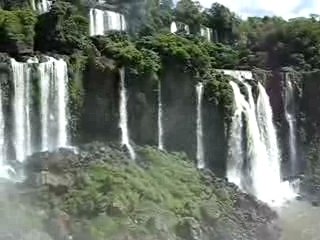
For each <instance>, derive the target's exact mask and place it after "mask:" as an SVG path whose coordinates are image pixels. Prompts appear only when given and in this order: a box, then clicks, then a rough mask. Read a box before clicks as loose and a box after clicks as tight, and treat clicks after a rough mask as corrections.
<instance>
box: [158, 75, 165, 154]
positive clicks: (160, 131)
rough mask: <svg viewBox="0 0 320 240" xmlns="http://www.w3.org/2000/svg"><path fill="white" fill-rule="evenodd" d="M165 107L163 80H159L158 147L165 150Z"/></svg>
mask: <svg viewBox="0 0 320 240" xmlns="http://www.w3.org/2000/svg"><path fill="white" fill-rule="evenodd" d="M162 118H163V109H162V90H161V81H160V80H159V82H158V148H159V149H160V150H164V142H163V119H162Z"/></svg>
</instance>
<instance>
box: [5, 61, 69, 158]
mask: <svg viewBox="0 0 320 240" xmlns="http://www.w3.org/2000/svg"><path fill="white" fill-rule="evenodd" d="M47 60H48V61H47V62H42V63H38V60H37V59H36V58H33V59H29V60H28V61H27V62H25V63H22V62H17V61H16V60H14V59H11V68H12V75H13V86H14V95H13V102H12V112H13V126H12V127H13V129H12V133H13V137H12V142H13V147H14V151H15V156H16V159H17V160H18V161H20V162H22V161H23V160H24V159H25V158H26V157H27V156H29V155H31V154H32V153H34V152H35V151H38V150H43V151H46V150H54V149H56V148H59V147H66V146H67V145H68V128H67V125H68V117H67V116H68V111H67V102H68V92H67V83H68V74H67V64H66V62H65V61H63V60H62V59H61V60H56V59H54V58H51V57H47ZM33 65H35V66H36V67H33ZM33 69H37V72H36V73H37V74H38V76H39V81H38V88H39V89H38V90H36V89H34V87H35V85H36V82H35V81H34V79H31V76H32V71H33ZM37 91H39V94H40V106H39V108H40V109H39V110H38V111H37V109H35V105H34V102H35V101H36V99H34V93H35V92H37ZM0 106H1V104H0ZM39 112H40V114H39V116H38V115H37V114H36V113H39ZM31 115H33V116H34V118H37V119H39V122H37V121H34V120H35V119H33V118H32V117H31ZM2 118H3V116H2V115H1V113H0V134H1V132H2V130H1V129H2ZM39 123H40V126H38V125H39ZM39 127H40V131H39V130H38V128H39ZM36 132H40V135H41V140H40V141H34V140H35V139H36V138H37V137H38V136H37V133H36ZM2 136H3V135H2ZM39 144H40V146H39ZM2 146H3V144H2V142H1V141H0V151H1V152H6V149H5V150H3V151H2V150H1V149H2ZM2 156H3V157H5V155H4V154H1V157H2Z"/></svg>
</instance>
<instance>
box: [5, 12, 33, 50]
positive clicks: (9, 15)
mask: <svg viewBox="0 0 320 240" xmlns="http://www.w3.org/2000/svg"><path fill="white" fill-rule="evenodd" d="M35 23H36V16H35V14H34V13H33V12H32V11H29V10H17V11H6V10H0V51H2V52H9V53H11V54H16V53H19V52H22V53H23V52H30V50H31V51H32V49H33V39H34V34H35V33H34V25H35Z"/></svg>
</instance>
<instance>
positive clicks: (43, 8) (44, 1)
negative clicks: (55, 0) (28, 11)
mask: <svg viewBox="0 0 320 240" xmlns="http://www.w3.org/2000/svg"><path fill="white" fill-rule="evenodd" d="M51 5H52V2H51V1H48V0H38V2H37V10H38V12H39V13H40V14H43V13H46V12H48V11H49V9H50V7H51Z"/></svg>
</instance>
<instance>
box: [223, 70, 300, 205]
mask: <svg viewBox="0 0 320 240" xmlns="http://www.w3.org/2000/svg"><path fill="white" fill-rule="evenodd" d="M223 72H224V73H225V74H227V75H231V76H233V77H234V78H236V79H237V80H239V82H240V83H241V84H242V86H243V87H244V89H245V90H246V93H243V92H242V91H244V90H242V91H241V89H240V86H239V85H240V84H237V83H235V82H233V81H231V82H230V85H231V87H232V89H233V93H234V102H235V112H234V115H233V118H232V123H231V129H230V130H231V131H230V140H229V159H228V163H227V165H228V166H227V177H228V179H229V181H231V182H233V183H235V184H236V185H238V186H239V187H240V188H241V189H242V190H244V191H246V192H250V193H252V194H254V195H255V196H257V198H259V199H260V200H262V201H264V202H266V203H268V204H270V205H279V204H280V205H281V204H282V203H283V202H284V201H286V200H290V199H292V198H294V196H295V193H294V191H293V190H292V188H291V187H290V185H289V183H288V182H282V178H281V170H280V165H281V158H280V150H279V147H278V141H277V135H276V129H275V127H274V125H273V116H272V109H271V106H270V102H269V97H268V95H267V93H266V90H265V88H264V87H263V86H262V85H261V84H260V83H258V99H257V102H256V103H255V100H254V97H253V93H252V87H251V85H250V84H249V83H248V82H246V81H245V80H246V79H247V80H250V79H251V80H252V74H251V73H250V72H247V71H245V72H241V71H230V70H228V71H225V70H224V71H223Z"/></svg>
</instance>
